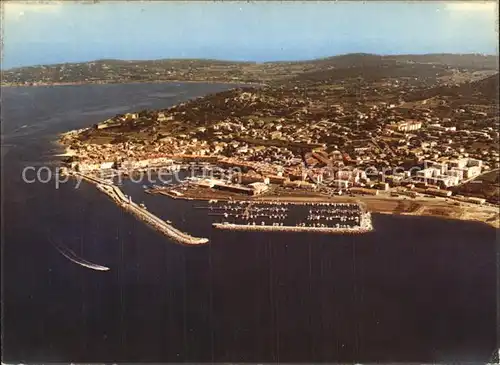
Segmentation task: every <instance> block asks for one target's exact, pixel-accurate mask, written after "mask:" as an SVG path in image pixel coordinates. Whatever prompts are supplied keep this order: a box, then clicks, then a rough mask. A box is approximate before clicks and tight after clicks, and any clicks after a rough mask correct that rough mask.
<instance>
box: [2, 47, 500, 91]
mask: <svg viewBox="0 0 500 365" xmlns="http://www.w3.org/2000/svg"><path fill="white" fill-rule="evenodd" d="M488 70H498V57H497V56H483V55H477V54H469V55H454V54H430V55H398V56H381V55H374V54H361V53H356V54H347V55H340V56H333V57H328V58H323V59H316V60H307V61H295V62H266V63H255V62H235V61H220V60H194V59H164V60H152V61H123V60H113V59H107V60H97V61H92V62H83V63H65V64H56V65H41V66H32V67H22V68H14V69H9V70H3V71H2V85H32V84H52V83H125V82H161V81H207V82H235V83H270V82H274V83H281V82H288V81H290V80H293V81H292V82H295V81H297V82H300V83H302V82H309V81H321V80H323V81H325V82H330V81H336V80H340V79H345V78H349V77H353V78H355V77H362V78H364V79H369V80H372V81H373V80H375V79H381V78H385V77H417V78H422V77H423V78H424V79H425V81H426V82H427V81H429V80H427V79H429V78H431V79H435V78H436V77H451V76H453V75H455V74H457V73H458V74H466V75H465V79H466V80H467V79H468V75H469V74H471V73H473V72H481V71H488Z"/></svg>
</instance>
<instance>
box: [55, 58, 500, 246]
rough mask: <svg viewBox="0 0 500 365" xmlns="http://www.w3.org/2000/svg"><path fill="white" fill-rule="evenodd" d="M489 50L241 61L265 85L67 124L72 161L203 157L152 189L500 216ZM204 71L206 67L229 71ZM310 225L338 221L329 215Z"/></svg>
mask: <svg viewBox="0 0 500 365" xmlns="http://www.w3.org/2000/svg"><path fill="white" fill-rule="evenodd" d="M491 57H493V56H488V57H485V56H480V55H468V56H467V57H463V56H458V55H441V56H439V55H424V56H377V55H363V54H356V55H345V56H338V57H332V58H328V59H323V60H314V61H307V62H299V63H272V64H270V65H268V66H265V65H266V64H264V66H263V65H254V68H245V67H250V66H248V65H246V64H245V65H239V66H238V67H239V69H240V70H243V69H246V70H248V69H252V70H254V72H256V73H255V74H254V76H252V77H246V78H245V77H240V76H241V75H240V76H238V77H237V78H236V79H235V80H233V81H239V82H241V81H244V82H255V83H259V84H261V85H259V86H246V87H238V86H237V85H236V86H235V88H234V89H231V90H228V91H224V92H219V93H216V94H211V95H207V96H205V97H201V98H198V99H194V100H191V101H188V102H185V103H181V104H178V105H174V106H172V107H170V108H166V109H161V110H140V111H137V112H135V113H128V114H124V115H116V116H115V117H112V118H110V119H108V120H105V121H100V122H97V123H96V124H95V125H93V126H91V127H89V128H85V129H82V130H77V131H70V132H67V133H65V134H63V135H62V136H61V138H60V142H61V143H62V144H63V145H64V146H65V148H66V154H67V156H68V157H67V158H66V159H65V160H64V161H63V163H64V165H65V167H66V168H67V171H68V172H69V173H78V174H82V175H85V176H87V177H90V180H92V179H96V178H98V176H99V174H100V173H102V171H107V170H110V169H111V170H115V171H118V172H120V173H126V174H128V175H130V174H133V173H134V171H144V170H161V169H162V168H165V169H168V170H169V171H174V170H178V169H181V168H184V169H189V168H196V169H197V171H198V173H197V174H191V176H189V178H188V179H185V180H184V181H182V182H180V183H179V184H176V185H170V184H164V185H161V186H160V185H156V186H154V187H153V188H149V189H148V192H150V193H152V194H157V195H159V196H167V197H168V198H174V199H190V200H206V201H219V202H222V201H227V202H233V203H234V202H237V201H253V202H260V203H263V202H273V203H275V204H276V203H278V202H280V203H285V202H288V203H294V204H300V203H317V204H320V203H321V204H361V205H362V206H363V209H364V211H366V212H378V213H387V214H406V215H428V216H439V217H445V218H452V219H462V220H474V221H480V222H484V223H486V224H489V225H491V226H494V227H497V228H498V227H499V214H498V213H499V205H498V204H499V177H498V169H499V168H500V160H499V157H500V156H499V152H498V151H499V132H498V130H499V117H498V70H497V69H496V68H495V67H496V66H493V65H492V62H491ZM493 58H494V57H493ZM197 62H201V61H197ZM206 62H209V61H206ZM226 66H227V65H226ZM226 66H224V67H226ZM227 67H229V66H227ZM262 69H266V75H267V76H266V77H262V74H259V73H258V72H261V71H262ZM256 70H261V71H258V72H257V71H256ZM276 70H279V72H278V71H276ZM285 73H286V76H284V74H285ZM148 74H150V73H148ZM205 76H206V75H205ZM205 76H203V77H202V76H200V77H202V78H203V80H201V79H199V78H196V79H197V81H229V80H228V79H227V76H226V78H225V79H224V80H222V79H218V78H215V79H214V78H210V77H205ZM177 79H179V78H178V77H177ZM158 80H163V79H162V78H161V77H158ZM264 83H265V85H263V84H264ZM200 171H204V173H203V174H202V175H201V176H200V173H199V172H200ZM207 171H208V172H210V174H208V175H207V174H206V172H207ZM96 183H98V184H99V186H100V188H101V190H103V191H105V192H106V193H107V194H108V195H109V194H115V193H116V192H115V193H113V192H112V190H109V189H108V188H104V187H103V186H104V185H103V184H102V181H96ZM108 184H109V182H108ZM107 189H108V190H109V191H107ZM111 189H113V188H111ZM122 203H123V202H122ZM122 203H120V204H122ZM123 204H126V203H123ZM136 208H137V207H134V209H136ZM335 209H336V208H335ZM323 218H324V219H326V218H325V217H322V219H323ZM254 223H255V222H254ZM278 223H279V222H278ZM278 223H276V224H275V225H274V227H275V228H274V229H269V230H276V229H277V228H276V227H280V225H279V224H278ZM245 224H246V225H247V226H248V227H250V226H252V227H254V224H252V223H251V222H247V223H245ZM337 224H339V223H337ZM237 226H238V224H236V223H231V222H227V221H226V222H220V223H217V224H216V225H215V227H216V228H225V229H235V228H237ZM265 226H268V224H265ZM271 226H272V224H271ZM340 226H341V224H340V225H339V227H340ZM307 227H309V228H313V227H314V228H317V231H318V232H323V233H325V232H327V231H328V230H329V228H328V225H327V223H324V222H323V223H310V224H309V225H308V224H305V226H304V228H307ZM339 227H337V228H339ZM340 228H342V227H340ZM248 229H255V228H248ZM342 229H345V227H344V228H342ZM261 230H262V229H261ZM306 230H308V229H306ZM178 237H180V236H178ZM181 241H182V240H181ZM188 241H189V240H187V241H185V242H184V243H186V242H188ZM195 241H196V240H195ZM193 242H194V241H193ZM188 243H189V242H188ZM196 243H202V242H201V241H196Z"/></svg>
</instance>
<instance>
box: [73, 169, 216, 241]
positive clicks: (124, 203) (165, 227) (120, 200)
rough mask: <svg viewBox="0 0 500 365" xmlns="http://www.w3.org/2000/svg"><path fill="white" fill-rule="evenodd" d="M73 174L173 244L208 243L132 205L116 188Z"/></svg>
mask: <svg viewBox="0 0 500 365" xmlns="http://www.w3.org/2000/svg"><path fill="white" fill-rule="evenodd" d="M74 174H75V175H78V176H80V177H81V178H83V179H84V180H85V181H88V182H90V183H92V184H95V185H96V187H97V189H98V190H100V191H101V192H103V193H105V194H106V195H107V196H109V197H110V198H111V199H112V200H113V201H114V202H116V203H117V204H118V205H119V206H121V207H122V208H124V209H125V210H127V211H129V212H130V213H132V214H134V215H135V216H136V217H137V218H139V219H141V220H142V221H144V222H146V223H148V224H149V225H150V226H152V227H153V228H155V229H156V230H158V231H159V232H161V233H163V234H164V235H166V236H168V237H169V238H171V239H172V240H174V241H175V242H178V243H181V244H184V245H203V244H206V243H208V238H199V237H192V236H190V235H189V234H187V233H184V232H182V231H180V230H178V229H177V228H175V227H173V226H172V225H170V224H168V223H167V222H165V221H164V220H162V219H160V218H159V217H157V216H156V215H154V214H152V213H151V212H149V211H147V210H146V209H145V208H143V207H141V206H139V205H138V204H136V203H134V202H133V201H132V199H130V198H129V197H127V196H126V195H125V194H123V192H122V191H121V189H120V188H119V187H118V186H116V185H113V184H111V183H109V182H108V181H105V180H102V179H99V178H98V177H95V176H91V175H88V174H82V173H80V172H74Z"/></svg>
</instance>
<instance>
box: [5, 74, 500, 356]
mask: <svg viewBox="0 0 500 365" xmlns="http://www.w3.org/2000/svg"><path fill="white" fill-rule="evenodd" d="M231 87H233V86H231V85H222V84H221V85H219V84H201V83H200V84H197V83H171V84H127V85H78V86H52V87H49V86H40V87H32V88H25V87H12V88H2V122H1V128H2V163H1V166H2V167H1V169H2V184H1V188H2V230H1V233H2V307H3V308H2V309H3V316H2V342H3V344H2V352H3V354H2V361H3V362H9V363H26V362H43V363H45V362H125V361H126V362H259V363H263V362H328V363H337V362H349V363H367V362H419V363H421V362H427V363H436V362H457V361H460V362H464V361H472V362H486V361H489V360H491V358H492V356H493V354H494V352H495V351H497V349H498V348H499V345H498V343H499V340H500V339H499V335H498V332H497V330H498V328H499V321H498V313H499V310H498V307H497V299H498V298H497V295H498V294H497V293H498V288H499V286H498V274H499V271H498V266H497V262H498V258H499V256H498V254H499V251H498V244H497V240H496V239H497V234H498V231H497V230H495V229H493V228H490V227H488V226H486V225H484V224H482V223H473V222H463V221H455V220H445V219H437V218H430V217H408V216H390V215H380V214H373V224H374V227H375V230H374V231H373V232H371V233H366V234H361V235H348V236H342V235H320V234H311V233H291V232H285V233H283V232H281V233H279V232H273V233H267V232H235V231H221V230H216V229H214V228H212V227H211V222H212V218H211V217H209V216H208V213H207V210H204V209H194V206H195V205H196V204H199V202H198V203H197V202H190V201H182V200H174V199H170V198H168V197H165V196H151V195H147V194H144V192H143V189H142V187H141V186H132V187H130V186H129V187H128V188H127V189H129V192H130V194H131V196H132V197H133V199H134V200H135V201H138V202H144V203H145V204H146V206H147V207H148V209H150V210H151V211H152V212H154V213H155V214H157V215H159V216H160V217H162V218H163V219H168V220H171V221H172V223H173V224H174V225H175V226H176V227H178V228H180V229H181V230H184V231H187V232H189V233H191V234H192V235H194V236H198V237H207V238H209V239H210V244H208V245H206V246H200V247H186V246H182V245H178V244H176V243H174V242H171V241H169V239H168V238H166V237H165V236H163V235H162V234H160V233H158V232H156V231H155V230H153V229H151V228H150V227H149V226H147V225H146V224H144V223H143V222H142V221H139V220H137V219H136V218H135V217H134V216H132V215H130V214H129V213H127V212H125V211H123V210H122V209H120V208H119V207H118V206H116V205H115V204H114V203H113V202H112V201H111V200H109V199H108V198H107V197H106V196H105V195H104V194H102V193H100V192H99V191H98V190H97V189H96V188H95V187H94V186H93V185H90V184H87V183H82V184H81V186H80V187H79V188H75V182H74V181H70V182H68V183H65V184H62V185H61V186H59V187H58V188H56V186H55V181H53V180H50V181H49V182H47V183H41V182H35V183H26V182H24V181H23V178H22V172H23V170H24V169H25V167H29V166H33V167H35V168H40V167H43V166H48V167H49V168H53V167H54V166H55V165H54V164H55V161H57V158H56V157H54V154H57V153H59V152H60V148H59V147H58V146H57V145H56V144H54V143H53V141H54V140H56V139H57V134H58V133H61V132H65V131H68V130H71V129H77V128H83V127H87V126H90V125H92V124H95V123H97V122H99V121H101V120H104V119H107V118H109V117H112V116H114V115H116V114H119V113H125V112H130V111H137V110H141V109H152V108H166V107H169V106H172V105H174V104H176V103H179V102H182V101H185V100H188V99H191V98H194V97H199V96H203V95H206V94H208V93H213V92H218V91H222V90H226V89H228V88H231ZM45 173H46V171H45ZM42 175H43V174H42ZM31 177H32V176H31ZM126 184H128V185H130V183H128V182H127V183H126ZM126 184H124V185H126ZM61 246H64V247H67V248H68V249H70V250H72V251H73V252H74V253H75V254H76V255H78V256H79V257H81V258H83V259H85V260H87V261H90V262H92V263H96V264H99V265H103V266H106V267H109V269H110V270H109V271H95V270H91V269H89V268H86V267H83V266H80V265H77V264H76V263H75V262H72V261H70V260H68V259H67V258H66V257H65V256H64V255H62V254H61V252H60V250H58V249H57V247H61Z"/></svg>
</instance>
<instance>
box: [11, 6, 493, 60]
mask: <svg viewBox="0 0 500 365" xmlns="http://www.w3.org/2000/svg"><path fill="white" fill-rule="evenodd" d="M2 3H3V4H2V5H3V9H2V11H3V33H4V34H3V35H4V52H3V60H2V68H3V69H8V68H12V67H20V66H30V65H38V64H51V63H65V62H83V61H92V60H96V59H104V58H106V59H110V58H113V59H127V60H142V59H161V58H209V59H224V60H238V61H256V62H264V61H277V60H305V59H313V58H321V57H328V56H333V55H338V54H345V53H352V52H363V53H377V54H422V53H485V54H497V53H498V45H497V43H498V21H497V16H496V14H497V4H496V2H475V3H470V2H468V3H465V2H432V3H430V2H421V1H415V2H393V1H392V2H341V1H337V2H333V1H332V2H311V1H308V2H298V1H296V2H261V1H258V2H226V1H224V2H220V1H219V2H202V1H200V2H174V1H168V2H161V1H152V2H149V1H134V2H130V1H128V2H120V1H109V2H105V1H103V2H100V3H97V4H82V3H72V2H69V1H52V2H51V3H50V4H44V3H37V2H34V1H30V2H24V3H22V2H15V1H13V2H8V3H4V2H3V1H2Z"/></svg>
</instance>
